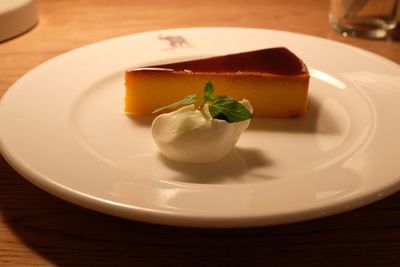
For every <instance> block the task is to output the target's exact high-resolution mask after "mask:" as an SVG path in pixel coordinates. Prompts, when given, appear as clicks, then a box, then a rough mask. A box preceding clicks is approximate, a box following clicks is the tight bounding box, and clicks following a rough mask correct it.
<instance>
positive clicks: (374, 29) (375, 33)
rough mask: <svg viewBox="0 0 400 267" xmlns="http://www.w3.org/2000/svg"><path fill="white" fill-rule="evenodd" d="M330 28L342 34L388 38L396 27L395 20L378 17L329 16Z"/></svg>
mask: <svg viewBox="0 0 400 267" xmlns="http://www.w3.org/2000/svg"><path fill="white" fill-rule="evenodd" d="M329 22H330V24H331V26H332V28H333V29H334V30H335V31H336V32H338V33H340V34H342V35H343V36H354V37H361V38H369V39H389V38H390V37H391V36H392V33H393V32H394V29H395V28H396V21H393V22H388V21H385V20H383V19H381V18H378V17H365V18H352V19H341V20H340V21H336V20H335V19H333V18H332V17H330V18H329Z"/></svg>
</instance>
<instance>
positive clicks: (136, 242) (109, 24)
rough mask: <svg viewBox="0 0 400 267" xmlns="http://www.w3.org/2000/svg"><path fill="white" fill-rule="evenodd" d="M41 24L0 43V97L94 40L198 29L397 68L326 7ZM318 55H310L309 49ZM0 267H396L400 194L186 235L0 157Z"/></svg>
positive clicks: (288, 0) (303, 3)
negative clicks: (104, 205)
mask: <svg viewBox="0 0 400 267" xmlns="http://www.w3.org/2000/svg"><path fill="white" fill-rule="evenodd" d="M37 3H38V9H39V14H40V21H39V23H38V25H36V27H34V28H33V29H32V30H30V31H29V32H27V33H25V34H23V35H21V36H19V37H17V38H14V39H11V40H8V41H5V42H2V43H0V97H1V95H3V94H4V92H5V91H6V90H7V89H8V88H9V87H10V86H11V85H12V83H14V82H15V81H16V80H17V79H18V78H20V77H21V76H22V75H23V74H24V73H26V72H27V71H29V70H30V69H32V68H34V67H35V66H37V65H38V64H40V63H43V62H45V61H46V60H48V59H50V58H52V57H54V56H56V55H59V54H61V53H64V52H66V51H69V50H71V49H74V48H78V47H80V46H82V45H86V44H89V43H93V42H96V41H100V40H104V39H108V38H112V37H116V36H121V35H126V34H131V33H137V32H143V31H149V30H159V29H166V28H177V27H197V26H242V27H258V28H268V29H278V30H285V31H292V32H299V33H305V34H310V35H314V36H320V37H323V38H328V39H332V40H336V41H339V42H343V43H347V44H351V45H354V46H357V47H360V48H363V49H366V50H369V51H372V52H374V53H377V54H379V55H382V56H383V57H386V58H388V59H391V60H393V61H395V62H397V63H400V42H399V41H398V38H397V37H398V36H396V35H395V36H394V38H393V40H390V41H389V40H387V41H375V40H365V39H356V38H344V37H342V36H340V35H338V34H337V33H335V32H333V31H332V30H331V28H330V27H329V25H328V19H327V15H328V8H329V1H326V0H284V1H282V0H248V1H240V0H230V1H229V0H221V1H216V0H202V1H198V0H193V1H180V0H169V1H162V0H114V1H109V0H40V1H37ZM316 49H317V48H316ZM0 212H1V217H0V266H64V265H81V266H97V265H112V266H114V265H132V266H158V265H178V266H193V265H196V266H197V265H199V266H237V265H238V266H241V265H246V266H303V265H304V266H400V194H395V195H393V196H390V197H387V198H385V199H383V200H381V201H379V202H377V203H375V204H372V205H369V206H367V207H364V208H360V209H357V210H354V211H350V212H347V213H344V214H341V215H336V216H331V217H329V218H323V219H318V220H313V221H308V222H302V223H296V224H289V225H281V226H274V227H260V228H249V229H219V230H216V229H192V228H178V227H170V226H160V225H152V224H146V223H140V222H135V221H128V220H124V219H119V218H115V217H111V216H107V215H103V214H100V213H97V212H93V211H90V210H86V209H83V208H80V207H77V206H75V205H72V204H69V203H67V202H65V201H62V200H60V199H58V198H55V197H53V196H51V195H50V194H48V193H46V192H43V191H41V190H40V189H38V188H36V187H35V186H33V185H32V184H30V183H28V182H27V181H26V180H25V179H24V178H22V177H21V176H20V175H18V174H17V173H16V172H15V171H14V170H13V169H12V168H11V167H10V166H9V165H8V164H7V163H6V161H5V160H4V159H3V158H0Z"/></svg>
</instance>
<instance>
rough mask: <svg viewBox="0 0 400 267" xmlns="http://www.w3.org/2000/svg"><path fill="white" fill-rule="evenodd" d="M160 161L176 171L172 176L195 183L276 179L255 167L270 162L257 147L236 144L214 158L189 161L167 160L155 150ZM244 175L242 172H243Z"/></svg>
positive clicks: (253, 181)
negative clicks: (216, 160) (226, 153)
mask: <svg viewBox="0 0 400 267" xmlns="http://www.w3.org/2000/svg"><path fill="white" fill-rule="evenodd" d="M159 158H160V161H161V162H162V163H163V164H164V165H165V166H167V167H168V168H170V169H172V170H174V171H176V172H177V173H179V174H178V175H177V176H175V177H172V180H174V181H179V182H185V183H196V184H229V183H241V184H243V183H256V182H263V181H266V180H269V179H276V177H274V176H269V175H267V174H265V173H257V168H260V167H265V166H270V165H272V164H273V162H272V161H271V160H270V159H268V158H267V157H266V155H265V153H264V152H262V151H261V150H259V149H257V148H238V147H236V148H235V149H234V150H233V151H232V152H231V153H229V154H228V155H227V156H226V157H225V158H223V159H222V160H220V161H218V162H213V163H203V164H191V163H181V162H176V161H172V160H169V159H168V158H166V157H164V156H163V155H161V154H159ZM245 173H246V175H245V176H244V175H243V174H245Z"/></svg>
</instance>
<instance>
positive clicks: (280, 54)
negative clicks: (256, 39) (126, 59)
mask: <svg viewBox="0 0 400 267" xmlns="http://www.w3.org/2000/svg"><path fill="white" fill-rule="evenodd" d="M309 78H310V75H309V73H308V70H307V67H306V66H305V64H304V63H303V62H302V61H301V59H299V58H298V57H297V56H296V55H294V54H293V53H292V52H290V51H289V50H288V49H286V48H283V47H278V48H270V49H263V50H257V51H251V52H244V53H238V54H231V55H225V56H217V57H211V58H205V59H199V60H191V61H185V62H178V63H172V64H164V65H156V66H148V67H143V68H138V69H133V70H129V71H127V72H126V73H125V86H126V95H125V111H126V112H128V113H132V114H150V113H151V112H152V111H154V110H155V109H157V108H159V107H163V106H166V105H168V104H169V103H172V102H175V101H177V100H179V99H181V98H182V97H184V96H186V95H190V94H198V95H201V93H202V90H203V85H204V84H205V83H206V82H207V81H209V80H210V81H212V83H213V84H214V85H215V87H217V88H218V92H219V93H220V94H224V95H230V96H232V97H234V98H236V99H243V98H245V99H248V100H249V101H250V102H251V103H252V106H253V108H254V115H255V116H257V117H278V118H279V117H280V118H282V117H292V116H300V115H302V114H304V113H305V111H306V107H307V92H308V84H309Z"/></svg>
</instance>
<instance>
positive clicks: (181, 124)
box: [152, 99, 253, 163]
mask: <svg viewBox="0 0 400 267" xmlns="http://www.w3.org/2000/svg"><path fill="white" fill-rule="evenodd" d="M240 103H241V104H243V105H244V106H245V107H246V108H247V109H248V110H249V111H250V112H253V108H252V106H251V104H250V102H249V101H248V100H246V99H243V100H242V101H240ZM249 124H250V119H248V120H245V121H240V122H234V123H228V122H226V121H224V120H219V119H213V118H212V117H211V115H210V113H209V111H208V106H207V104H206V105H204V107H203V108H202V109H200V110H198V109H196V108H195V106H194V105H193V104H192V105H189V106H185V107H182V108H180V109H178V110H176V111H173V112H170V113H164V114H161V115H159V116H158V117H157V118H155V120H154V121H153V124H152V135H153V139H154V141H155V143H156V144H157V146H158V148H159V150H160V152H161V154H163V155H164V156H165V157H167V158H169V159H171V160H175V161H180V162H188V163H209V162H214V161H218V160H220V159H222V158H223V157H225V156H226V155H227V154H228V153H229V152H230V151H231V150H232V149H233V147H234V146H235V144H236V143H237V141H238V140H239V138H240V135H241V134H242V132H243V131H244V130H246V129H247V127H248V126H249Z"/></svg>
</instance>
